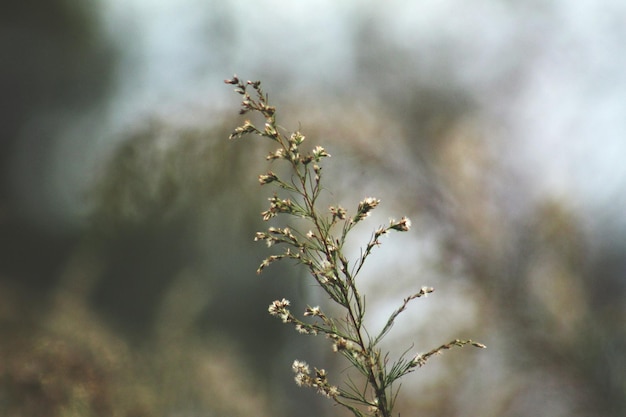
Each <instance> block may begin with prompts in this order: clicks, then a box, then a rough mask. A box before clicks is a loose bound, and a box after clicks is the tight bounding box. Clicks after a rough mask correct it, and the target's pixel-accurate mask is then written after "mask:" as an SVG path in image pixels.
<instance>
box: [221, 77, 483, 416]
mask: <svg viewBox="0 0 626 417" xmlns="http://www.w3.org/2000/svg"><path fill="white" fill-rule="evenodd" d="M225 83H227V84H232V85H234V86H235V91H236V92H237V93H238V94H240V95H242V96H243V99H242V102H241V110H240V114H247V113H254V112H256V113H258V114H260V115H261V116H262V117H263V118H264V120H265V125H264V126H263V127H257V126H256V125H254V124H253V123H252V122H251V121H250V120H246V121H245V122H244V123H243V125H241V126H239V127H237V128H236V129H235V130H234V131H233V133H232V134H231V135H230V139H236V138H240V137H242V136H244V135H247V134H255V135H258V136H262V137H266V138H268V139H269V140H271V141H273V142H274V143H275V144H276V146H277V147H276V150H274V151H272V152H270V153H269V154H268V155H267V158H266V159H267V160H268V161H271V162H284V163H286V164H288V167H289V168H290V170H291V176H290V178H280V177H279V176H278V175H277V174H276V173H274V172H273V171H271V170H270V171H267V172H266V173H265V174H261V175H259V183H260V184H261V185H268V184H272V185H274V186H276V187H277V188H278V189H279V190H282V191H281V192H282V193H284V194H285V196H284V197H286V198H284V197H281V196H279V195H278V193H277V192H274V193H273V195H272V197H270V198H269V202H270V205H269V208H268V209H267V210H266V211H264V212H263V213H262V217H263V220H265V221H268V220H270V219H272V218H274V217H276V216H278V215H287V216H294V217H296V218H299V219H304V220H305V222H306V223H305V224H308V226H309V227H310V229H309V230H308V231H304V232H302V231H300V230H296V228H293V227H284V228H280V227H269V228H268V229H267V230H266V231H265V232H257V233H256V236H255V238H254V240H256V241H261V242H265V243H266V244H267V246H268V247H271V246H274V245H280V244H282V245H283V246H284V247H285V249H284V251H283V252H282V253H281V254H278V255H271V256H269V257H267V258H266V259H265V260H264V261H263V262H262V263H261V265H260V266H259V268H258V270H257V273H261V271H263V269H265V268H266V267H267V266H268V265H270V264H271V263H273V262H275V261H278V260H281V259H293V260H295V261H296V262H297V263H298V264H302V265H304V266H305V267H306V268H307V269H308V272H309V273H310V275H311V276H312V277H313V279H315V281H317V283H318V284H319V286H320V287H321V288H322V289H323V290H324V292H325V293H326V294H327V295H328V296H329V297H330V299H331V300H332V301H333V302H334V303H335V304H336V305H337V306H339V310H338V311H341V312H342V315H341V316H340V317H331V316H329V315H327V314H326V313H324V312H323V311H322V310H321V309H320V307H317V306H316V307H311V306H309V307H306V309H305V311H304V313H303V317H302V318H299V317H298V316H296V315H294V314H293V313H292V312H291V311H290V309H289V306H290V302H289V300H286V299H282V300H276V301H274V302H273V303H272V304H271V305H270V306H269V309H268V310H269V314H271V315H272V316H274V317H277V318H279V319H280V320H282V322H283V323H288V324H291V325H293V326H294V328H295V330H296V331H297V332H298V333H302V334H307V335H324V336H326V338H328V340H329V341H330V343H331V344H332V349H333V351H335V352H337V353H339V354H341V355H343V356H344V357H345V358H346V359H347V360H348V361H349V362H350V363H351V365H352V366H353V367H354V369H355V370H356V371H358V373H359V374H361V375H362V376H363V379H362V381H363V382H362V383H358V382H356V381H354V380H353V379H352V378H351V377H349V376H348V378H347V381H345V382H344V384H343V386H338V385H335V384H333V383H331V382H330V380H329V377H328V375H327V372H326V371H325V370H324V369H317V368H313V369H312V370H311V369H310V367H309V365H308V364H307V363H306V362H303V361H299V360H296V361H294V362H293V365H292V369H293V372H294V373H295V381H296V384H297V385H299V386H303V387H312V388H315V389H316V390H317V391H318V392H319V393H320V394H322V395H324V396H326V397H328V398H330V399H332V400H333V401H335V402H336V403H337V404H339V405H341V406H343V407H346V408H347V409H349V410H350V411H351V412H352V413H353V414H354V415H355V416H357V417H363V416H366V415H369V416H376V417H389V416H391V415H392V410H393V407H394V403H395V400H396V398H397V394H398V388H397V386H396V387H394V383H396V381H397V380H398V379H399V378H401V377H403V376H404V375H406V374H408V373H410V372H412V371H414V370H415V369H416V368H419V367H421V366H423V365H424V364H425V363H426V361H427V360H428V359H429V358H430V357H432V356H434V355H436V354H438V353H441V352H442V351H443V350H446V349H450V348H452V347H455V346H459V347H461V346H465V345H472V346H475V347H479V348H484V347H485V346H484V345H483V344H481V343H478V342H475V341H472V340H458V339H457V340H453V341H451V342H450V343H446V344H443V345H441V346H439V347H437V348H435V349H433V350H431V351H429V352H427V353H421V354H420V353H418V354H413V355H412V356H408V351H407V352H405V354H403V355H401V356H400V357H399V358H398V359H396V360H395V361H393V362H392V360H391V358H390V357H389V354H388V353H387V354H384V353H382V352H381V349H380V347H379V345H380V342H381V340H382V339H383V338H384V337H385V335H387V333H388V332H389V330H390V329H391V328H392V326H393V324H394V322H395V319H396V318H397V317H398V315H399V314H400V313H402V312H403V311H404V310H405V309H406V307H407V305H408V303H409V302H410V301H411V300H414V299H416V298H420V297H425V296H426V295H427V294H429V293H431V292H433V288H430V287H422V288H421V289H420V290H419V291H418V292H416V293H414V294H412V295H410V296H408V297H406V298H405V299H404V301H403V302H402V304H401V305H400V307H399V308H398V309H397V310H395V311H394V312H393V313H392V314H391V315H390V317H389V319H388V320H387V322H386V324H385V325H384V326H383V328H382V329H381V330H379V331H378V332H376V333H373V332H371V331H370V330H368V329H367V328H366V326H365V324H364V318H365V300H364V297H363V295H362V294H361V292H360V291H359V289H358V287H357V276H358V275H359V272H360V271H361V269H362V267H363V265H364V263H365V260H366V259H367V258H368V257H369V255H370V254H371V253H372V250H373V249H374V248H375V247H376V246H379V245H380V244H381V242H380V238H381V237H382V236H384V235H387V234H389V233H390V232H392V231H398V232H406V231H408V230H409V229H410V227H411V221H410V220H409V219H408V218H406V217H402V218H401V219H400V220H391V221H390V222H389V224H388V225H386V226H380V227H379V228H378V229H377V230H376V231H374V233H373V234H372V237H371V239H370V240H369V242H367V244H366V246H365V248H364V250H362V252H361V256H360V258H359V259H357V260H356V261H354V262H350V261H349V260H348V259H347V258H346V257H345V255H344V244H345V242H346V238H347V236H348V233H349V232H350V231H351V230H352V229H353V228H354V227H355V226H356V225H357V224H358V223H360V222H361V221H362V220H365V219H366V218H367V217H368V216H369V214H370V212H371V211H372V210H374V209H375V208H376V207H377V206H378V205H379V203H380V200H378V199H377V198H373V197H367V198H365V199H363V200H362V201H361V202H360V203H358V205H357V207H356V211H355V212H354V214H352V215H350V214H348V210H346V209H345V208H343V207H341V206H331V207H328V208H325V207H324V208H322V207H319V205H320V204H319V203H318V198H319V196H320V193H321V192H322V190H323V188H322V185H321V184H322V160H323V159H325V158H329V157H330V154H329V153H328V152H327V151H326V150H325V149H324V148H323V147H321V146H315V147H314V148H313V149H312V150H311V151H303V150H302V148H301V145H302V143H303V142H304V140H305V136H304V135H303V134H302V133H301V132H299V131H296V132H294V133H291V134H288V133H283V129H281V128H279V127H278V125H277V123H276V109H275V107H273V106H271V105H270V104H269V101H268V96H267V95H266V94H265V93H264V92H263V90H262V88H261V83H260V82H259V81H246V82H242V81H241V80H240V79H239V78H238V77H237V76H234V77H233V78H232V79H230V80H225ZM250 89H251V90H252V91H250Z"/></svg>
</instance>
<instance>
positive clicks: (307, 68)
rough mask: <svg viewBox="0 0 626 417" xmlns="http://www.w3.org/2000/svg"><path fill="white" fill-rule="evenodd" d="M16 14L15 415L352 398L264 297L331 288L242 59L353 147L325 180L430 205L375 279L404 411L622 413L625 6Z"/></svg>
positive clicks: (36, 7) (1, 301)
mask: <svg viewBox="0 0 626 417" xmlns="http://www.w3.org/2000/svg"><path fill="white" fill-rule="evenodd" d="M2 9H3V11H2V12H1V13H0V44H1V45H2V47H1V48H0V54H1V60H0V62H2V65H1V66H0V92H1V94H0V103H1V112H0V136H1V138H2V141H1V142H0V146H1V148H0V175H1V177H0V246H1V248H0V414H2V415H4V416H10V417H21V416H24V417H26V416H35V417H36V416H46V417H55V416H59V417H61V416H63V417H70V416H72V417H73V416H120V417H153V416H154V417H166V416H167V417H183V416H184V417H188V416H189V417H192V416H193V417H196V416H198V417H199V416H233V417H236V416H252V415H254V416H293V415H299V416H322V415H328V416H330V415H343V414H342V411H341V410H339V409H337V408H335V407H331V406H330V404H329V402H328V401H327V400H325V399H324V398H322V397H319V396H317V395H316V394H315V393H313V392H309V391H308V390H305V389H298V388H297V387H295V385H294V384H293V381H292V374H291V370H290V365H291V363H292V361H293V359H296V358H298V359H301V360H307V361H308V362H309V363H311V364H312V365H315V366H318V367H325V368H327V369H328V370H329V372H330V373H331V374H330V375H331V380H332V379H333V378H334V381H336V382H339V381H341V380H342V378H344V377H345V372H346V371H345V363H342V362H340V361H337V358H335V357H334V356H333V354H332V352H331V351H330V348H329V346H328V344H327V343H326V341H324V340H323V339H321V338H320V340H316V339H311V338H307V337H305V336H299V335H297V334H296V333H295V332H294V331H293V329H290V328H287V327H288V326H283V325H281V323H280V322H279V321H277V320H273V319H272V318H271V317H269V316H268V315H267V314H266V309H267V305H268V304H269V303H270V302H271V301H272V300H274V299H276V298H282V297H287V298H289V299H291V300H292V301H293V303H294V306H295V307H296V309H300V308H303V307H304V306H305V305H306V304H307V303H308V304H311V305H315V304H318V303H320V304H322V305H325V304H324V303H325V302H326V300H325V299H324V298H323V297H321V296H320V294H319V293H318V292H317V291H316V289H315V288H314V287H313V286H312V285H310V283H308V282H307V281H306V279H305V277H304V276H303V275H302V273H301V271H299V270H297V269H294V268H291V267H290V266H289V265H273V266H272V267H271V268H270V269H268V270H267V272H266V273H264V275H262V276H261V277H260V278H259V277H257V276H256V275H255V274H254V271H255V270H256V267H257V266H258V264H259V262H260V261H261V260H262V259H263V258H264V257H265V256H267V255H268V252H267V248H266V247H265V246H264V245H255V244H254V242H253V241H252V237H253V236H254V232H255V231H257V230H262V229H263V228H265V226H266V225H264V224H263V222H262V221H261V219H260V216H259V213H260V212H261V211H262V210H264V209H265V205H266V198H267V196H268V195H266V194H267V193H268V192H269V191H268V190H267V189H260V188H259V186H258V183H257V180H256V176H257V174H259V173H261V172H264V171H265V170H266V169H267V168H266V166H265V161H264V155H265V151H266V149H267V148H266V146H265V145H264V144H262V143H261V142H256V141H255V142H252V141H250V140H244V141H239V142H229V141H228V140H227V139H226V138H227V137H228V134H229V133H230V131H231V130H232V129H233V128H234V127H235V126H237V125H238V123H240V122H241V120H242V119H241V118H240V117H239V116H238V115H237V110H238V108H239V104H238V100H239V96H237V95H236V94H234V93H233V92H232V91H231V90H232V88H231V87H230V86H226V85H224V84H223V83H222V80H223V79H224V78H228V77H230V76H231V75H232V74H233V73H237V74H239V75H240V76H241V77H242V78H245V79H260V80H262V81H263V85H264V87H265V90H266V91H267V92H269V93H270V98H271V101H273V103H274V104H275V105H277V107H278V109H279V122H280V123H281V124H282V125H283V126H285V128H286V129H288V130H295V129H298V128H300V129H301V130H302V131H303V132H304V133H305V134H306V135H307V138H308V141H310V142H311V143H312V144H313V143H314V144H321V145H323V146H324V147H325V148H326V149H327V150H328V151H329V152H330V153H331V154H332V155H333V157H332V158H331V159H330V160H328V161H327V164H326V165H327V166H326V168H325V173H326V178H327V181H328V182H327V187H328V189H329V193H328V198H329V200H331V201H335V202H338V203H341V204H342V205H344V206H345V207H348V208H350V207H356V204H357V202H358V201H359V200H361V199H362V198H363V197H366V196H370V195H373V196H376V197H379V198H381V199H382V205H381V207H380V208H379V209H377V212H376V213H375V215H373V216H372V218H371V219H370V220H368V223H365V224H364V225H363V226H362V227H361V228H360V229H358V231H357V233H356V234H355V238H354V242H353V247H351V249H350V250H351V251H352V253H353V254H354V255H355V256H356V255H358V253H359V242H361V243H364V242H365V241H366V240H367V239H368V238H369V234H370V232H371V231H372V230H374V229H375V228H376V227H377V226H378V225H379V224H382V223H386V222H387V221H388V218H389V217H395V218H399V217H400V216H402V215H408V216H409V217H410V218H411V219H412V220H413V224H414V227H413V229H412V230H411V232H410V233H407V234H401V235H400V234H397V235H395V236H393V237H392V238H391V239H389V240H385V242H384V245H383V246H382V247H381V248H379V249H378V251H377V252H376V253H375V254H374V255H373V256H372V258H371V260H370V264H369V265H368V266H367V268H366V269H365V270H364V272H363V275H362V278H361V279H362V284H363V286H364V288H365V292H366V296H367V300H368V306H369V308H370V309H371V310H370V313H369V314H370V315H369V321H370V325H371V326H373V327H376V326H380V325H381V324H382V323H384V321H385V319H386V317H387V315H388V314H389V313H390V312H391V311H392V310H393V309H394V308H395V307H396V306H397V305H398V303H399V302H400V300H401V299H402V298H403V297H404V296H406V295H407V294H409V293H411V292H415V291H416V290H417V289H419V288H420V287H421V286H422V285H428V286H433V287H435V289H436V292H435V293H434V294H432V295H431V296H430V297H428V298H427V299H425V300H424V299H420V300H416V301H415V302H414V304H413V305H411V306H410V308H409V310H408V311H407V312H406V313H404V315H403V316H401V317H400V318H399V319H398V323H397V325H396V327H394V331H393V332H392V334H391V335H390V338H389V339H388V341H387V347H388V348H389V349H390V350H391V351H392V352H394V353H401V352H402V351H404V350H405V349H406V348H411V349H412V351H415V352H425V351H428V350H430V349H431V348H433V347H435V346H437V345H439V344H441V343H444V342H447V341H449V340H452V339H454V338H457V337H460V338H468V337H471V338H473V339H476V340H479V341H481V342H483V343H485V344H487V345H488V349H487V350H480V351H478V350H475V349H462V350H457V351H453V352H449V353H446V354H445V355H443V356H441V357H438V358H435V359H433V360H431V361H430V362H429V363H428V365H427V366H426V367H424V368H422V369H420V370H418V371H417V372H415V373H414V374H412V375H410V376H408V377H407V378H406V379H405V381H404V383H403V387H402V391H401V394H400V397H399V400H398V406H397V410H396V411H397V412H398V413H401V414H402V415H407V416H417V415H420V416H439V417H442V416H450V417H452V416H458V417H460V416H481V417H485V416H494V417H495V416H507V417H518V416H519V417H522V416H537V415H544V416H552V417H558V416H573V417H576V416H580V417H583V416H607V417H621V416H624V415H626V218H625V216H624V209H625V208H626V191H625V190H626V162H625V159H626V72H625V71H624V68H626V47H625V46H624V45H625V43H624V39H626V26H625V25H624V24H623V22H624V18H625V17H626V4H625V3H624V2H622V1H618V0H612V1H611V0H606V1H602V2H597V1H591V0H581V1H576V2H571V1H565V0H549V1H542V2H539V1H530V0H529V1H522V2H511V1H503V0H499V1H498V0H478V1H472V2H467V1H460V0H438V1H431V0H426V1H419V2H417V1H416V2H414V1H409V0H396V1H393V0H392V1H386V2H376V1H356V0H351V1H349V0H346V1H341V2H337V1H329V0H316V1H308V0H302V1H280V0H258V1H254V2H252V1H246V0H233V1H212V0H205V1H196V0H178V1H173V0H151V1H148V0H124V1H119V0H98V1H91V2H79V1H71V0H48V1H45V2H40V1H35V0H22V1H20V2H13V3H12V4H5V5H4V6H3V7H2Z"/></svg>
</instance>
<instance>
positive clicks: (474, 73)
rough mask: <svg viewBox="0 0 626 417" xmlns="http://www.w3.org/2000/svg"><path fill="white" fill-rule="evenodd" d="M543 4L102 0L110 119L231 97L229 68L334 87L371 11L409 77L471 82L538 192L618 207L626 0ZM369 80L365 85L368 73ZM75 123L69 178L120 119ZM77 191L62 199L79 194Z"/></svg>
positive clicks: (63, 151)
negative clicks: (110, 71) (109, 56)
mask: <svg viewBox="0 0 626 417" xmlns="http://www.w3.org/2000/svg"><path fill="white" fill-rule="evenodd" d="M531 3H532V2H530V3H528V4H526V5H519V6H506V7H505V6H504V5H502V3H501V2H499V1H489V0H484V1H478V2H473V3H472V4H468V3H467V2H464V1H461V0H445V1H440V0H438V1H434V0H431V1H420V2H413V1H391V2H385V3H384V4H383V3H379V2H362V1H344V2H341V3H340V4H339V3H337V2H334V1H318V0H316V1H298V2H283V1H277V0H260V1H254V2H249V1H244V0H236V1H229V2H204V1H199V0H178V1H167V0H159V1H153V0H150V1H148V0H126V1H119V0H102V4H101V6H102V12H103V13H102V16H103V17H102V19H103V22H104V26H105V28H106V30H107V31H108V33H110V35H111V36H112V37H113V38H114V39H117V41H116V46H117V47H118V48H120V49H121V51H122V54H123V55H122V62H121V65H120V67H119V69H118V74H119V79H118V82H117V86H116V92H115V94H114V95H113V98H112V102H113V103H112V105H111V106H110V107H109V111H108V114H107V115H106V117H105V120H108V122H107V124H108V125H109V127H110V129H111V130H113V131H116V130H117V131H119V130H123V129H124V128H125V127H127V126H128V125H130V124H132V123H134V122H136V120H138V119H141V118H146V117H150V116H152V115H154V114H159V113H167V114H168V115H172V114H184V113H185V112H186V111H187V110H188V109H190V108H191V109H198V108H203V106H204V107H206V108H216V107H218V108H227V107H228V106H231V105H232V100H229V98H232V97H230V96H229V95H230V94H231V91H230V90H229V89H228V88H224V85H223V84H222V83H221V80H222V79H224V78H225V77H228V76H229V75H230V74H232V73H234V72H237V73H238V74H241V75H242V77H247V78H252V77H257V78H263V77H264V76H267V75H268V74H269V75H272V76H274V77H277V78H281V79H283V80H285V81H286V83H287V85H291V86H292V87H293V88H296V89H297V88H300V87H303V86H308V88H311V86H313V87H312V88H315V89H316V90H317V91H320V92H321V93H323V94H327V95H328V94H332V92H333V90H337V89H342V88H346V87H345V84H346V82H349V81H350V80H351V79H354V78H355V69H356V68H355V65H357V61H356V60H355V56H354V54H355V51H354V49H353V48H352V42H353V40H354V36H355V35H354V32H355V30H354V23H355V22H357V21H358V20H359V19H363V21H366V22H367V23H366V27H369V26H371V27H372V28H373V29H372V30H373V31H375V32H373V33H375V36H382V37H385V38H387V39H386V40H387V41H389V42H391V43H392V44H393V45H394V47H395V48H397V51H399V53H401V55H402V58H403V59H404V60H406V63H407V64H406V67H402V68H394V71H395V73H397V75H398V76H405V77H407V78H410V77H411V74H412V73H413V72H415V70H417V69H419V72H420V76H424V74H427V75H426V76H428V74H432V77H433V82H434V83H437V82H439V79H438V78H437V77H438V74H439V72H440V71H445V72H446V73H447V76H448V78H447V79H448V80H453V81H454V82H455V83H457V84H459V85H461V86H463V88H465V89H466V90H468V91H471V92H472V94H473V95H474V99H475V100H476V101H477V102H478V103H479V105H480V106H481V111H482V112H483V113H484V115H485V120H487V122H488V123H489V124H493V126H494V127H495V130H494V138H495V139H496V141H497V143H499V144H501V145H502V146H500V147H499V149H502V150H503V151H502V154H501V155H500V157H501V158H502V160H503V161H507V160H510V164H511V165H512V166H514V167H515V170H517V171H519V175H521V176H522V177H524V178H526V180H527V182H528V183H529V184H532V187H531V194H532V193H537V195H538V196H541V195H544V194H546V193H548V194H550V193H554V194H556V195H568V196H569V198H573V201H575V204H576V205H578V206H579V207H580V209H581V210H583V211H585V212H587V211H589V213H595V214H602V213H603V212H604V213H606V212H612V213H614V214H618V213H619V211H620V207H623V205H624V203H626V201H625V198H626V197H625V195H626V193H625V192H623V190H624V188H625V187H626V164H625V163H624V162H623V160H624V157H626V139H625V137H626V71H624V70H623V69H624V68H626V46H624V45H625V44H624V42H623V40H624V39H626V26H624V25H623V17H624V16H626V3H624V2H621V1H616V0H615V1H603V2H600V3H599V2H596V1H586V0H583V1H576V2H569V1H565V0H552V1H550V2H540V3H532V4H531ZM231 19H234V20H231ZM231 21H234V22H236V23H235V24H234V25H233V24H231V23H230V22H231ZM382 59H386V58H382ZM381 65H382V64H381ZM359 90H360V91H361V92H362V94H364V96H366V94H367V87H366V86H360V87H359ZM364 90H365V91H364ZM76 126H77V130H78V132H77V133H76V134H75V136H76V138H74V139H72V138H71V137H72V135H68V138H69V139H65V140H64V142H62V143H60V147H59V149H58V155H59V159H58V160H57V161H56V164H55V167H52V168H51V169H52V170H53V171H54V170H57V172H58V175H57V176H56V178H57V180H56V182H57V183H58V184H61V185H60V186H61V187H63V188H70V189H72V188H75V185H76V184H77V183H78V185H80V183H81V182H82V181H84V180H83V178H85V176H84V171H85V168H89V164H93V163H95V162H94V161H93V160H92V159H91V158H89V157H88V156H86V157H83V158H79V160H74V162H72V163H73V164H75V169H72V168H71V167H72V163H69V164H68V161H66V160H65V159H64V158H65V155H69V154H72V152H69V153H68V152H67V150H68V148H72V149H74V148H76V143H77V141H80V143H81V145H80V146H81V147H82V149H87V151H86V152H85V154H87V155H88V154H89V153H90V152H89V151H88V149H89V148H90V147H91V146H95V147H96V148H98V147H100V146H104V147H105V148H107V147H108V146H110V144H109V142H110V140H111V139H110V137H107V135H108V134H109V133H110V131H104V132H101V134H98V133H95V134H94V137H93V138H92V139H91V141H90V142H89V143H90V144H85V142H84V141H85V139H84V135H83V133H82V132H83V130H82V129H83V127H81V126H80V124H77V125H76ZM109 136H110V135H109ZM78 137H80V138H78ZM598 144H600V145H599V146H598ZM74 153H75V152H74ZM583 162H584V163H583ZM581 166H585V168H584V169H581V168H580V167H581ZM68 167H69V168H70V169H68ZM87 170H88V171H89V169H87ZM68 194H72V191H67V190H66V191H63V190H61V192H60V193H56V194H55V196H57V197H52V198H66V199H68V201H71V200H72V197H71V196H70V197H68ZM58 196H60V197H58ZM63 196H65V197H63ZM69 205H70V206H74V205H73V204H69Z"/></svg>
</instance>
